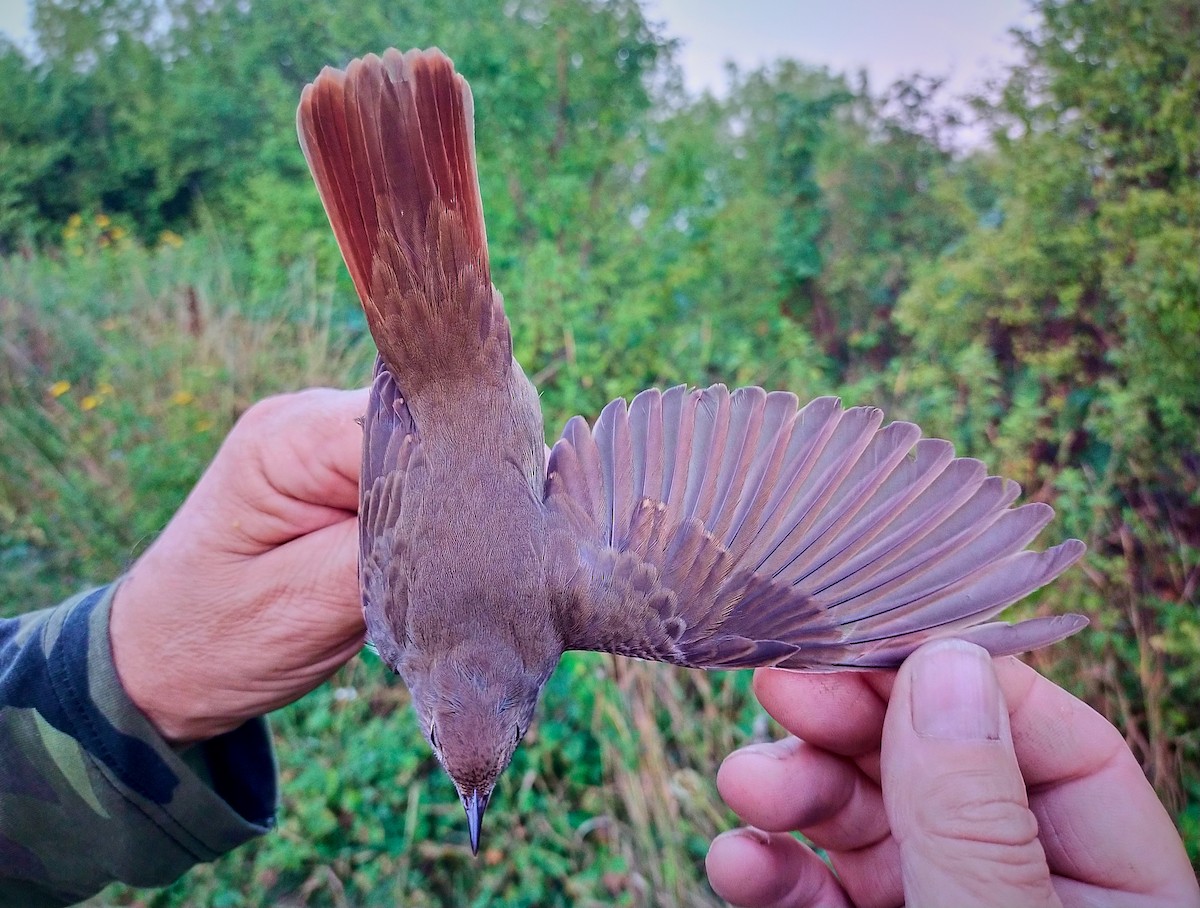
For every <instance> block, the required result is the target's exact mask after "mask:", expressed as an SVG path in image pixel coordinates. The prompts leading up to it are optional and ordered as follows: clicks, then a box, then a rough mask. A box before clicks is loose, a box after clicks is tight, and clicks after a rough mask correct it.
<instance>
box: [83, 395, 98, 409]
mask: <svg viewBox="0 0 1200 908" xmlns="http://www.w3.org/2000/svg"><path fill="white" fill-rule="evenodd" d="M98 406H100V398H98V397H96V395H94V394H89V395H87V396H86V397H85V398H83V400H81V401H80V402H79V409H80V410H95V409H96V408H97V407H98Z"/></svg>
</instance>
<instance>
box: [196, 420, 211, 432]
mask: <svg viewBox="0 0 1200 908" xmlns="http://www.w3.org/2000/svg"><path fill="white" fill-rule="evenodd" d="M212 427H213V421H212V420H211V419H202V420H200V421H199V422H198V423H196V431H197V432H207V431H208V430H209V429H211V428H212Z"/></svg>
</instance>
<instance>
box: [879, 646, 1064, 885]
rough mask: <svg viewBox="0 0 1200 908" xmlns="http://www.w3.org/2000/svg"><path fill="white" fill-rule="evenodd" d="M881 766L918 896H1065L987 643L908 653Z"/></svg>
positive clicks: (904, 867)
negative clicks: (1042, 837) (1054, 879)
mask: <svg viewBox="0 0 1200 908" xmlns="http://www.w3.org/2000/svg"><path fill="white" fill-rule="evenodd" d="M881 768H882V772H883V791H884V803H885V805H886V807H887V813H888V819H889V821H890V823H891V828H892V835H893V836H894V837H895V840H896V842H897V843H898V844H899V847H900V864H901V872H902V874H903V879H904V895H905V898H906V900H907V902H908V903H909V904H915V905H933V904H936V905H960V906H964V908H966V906H972V905H1028V906H1053V905H1058V904H1061V903H1060V902H1059V900H1058V896H1057V895H1056V894H1055V891H1054V887H1053V886H1052V884H1051V881H1050V868H1049V866H1048V864H1047V862H1046V856H1045V853H1044V851H1043V850H1042V845H1041V842H1040V841H1039V840H1038V828H1037V821H1036V819H1035V818H1034V815H1033V813H1032V811H1030V810H1029V806H1028V800H1027V796H1026V791H1025V780H1024V779H1023V778H1022V776H1021V770H1020V767H1019V766H1018V764H1017V757H1016V752H1015V751H1014V749H1013V742H1012V735H1011V732H1010V730H1009V723H1008V711H1007V709H1006V708H1005V704H1004V699H1003V697H1002V695H1001V692H1000V685H999V683H998V681H997V678H996V674H995V670H994V669H993V667H992V660H991V657H990V656H989V655H988V654H987V652H986V651H985V650H983V649H981V648H980V647H978V646H974V645H973V644H969V643H964V642H962V641H959V640H944V641H939V642H937V643H932V644H927V645H926V646H923V647H922V648H920V649H918V650H917V652H916V653H914V654H913V655H912V656H911V657H910V658H909V659H908V660H907V661H906V662H905V664H904V665H903V666H902V667H901V669H900V672H899V674H898V676H897V679H896V685H895V688H894V690H893V692H892V700H891V706H890V708H889V709H888V712H887V718H886V721H885V725H884V734H883V753H882V761H881Z"/></svg>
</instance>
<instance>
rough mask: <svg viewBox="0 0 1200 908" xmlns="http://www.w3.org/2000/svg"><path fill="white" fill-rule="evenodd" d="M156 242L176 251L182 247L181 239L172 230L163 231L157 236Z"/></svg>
mask: <svg viewBox="0 0 1200 908" xmlns="http://www.w3.org/2000/svg"><path fill="white" fill-rule="evenodd" d="M158 242H159V244H160V245H163V246H170V247H171V248H172V249H178V248H179V247H180V246H182V245H183V237H181V236H180V235H179V234H178V233H176V232H175V231H174V230H164V231H163V232H162V233H160V234H159V235H158Z"/></svg>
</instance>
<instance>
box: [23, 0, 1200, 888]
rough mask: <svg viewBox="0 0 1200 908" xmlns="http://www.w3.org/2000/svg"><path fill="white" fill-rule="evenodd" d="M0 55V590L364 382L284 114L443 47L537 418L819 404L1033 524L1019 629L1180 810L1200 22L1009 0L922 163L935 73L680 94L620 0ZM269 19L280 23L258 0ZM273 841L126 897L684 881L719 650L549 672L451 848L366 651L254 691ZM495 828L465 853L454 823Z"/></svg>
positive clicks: (417, 742) (429, 771)
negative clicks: (1024, 500)
mask: <svg viewBox="0 0 1200 908" xmlns="http://www.w3.org/2000/svg"><path fill="white" fill-rule="evenodd" d="M34 9H35V18H34V24H35V30H36V32H37V35H38V39H39V43H40V47H41V51H42V54H41V56H40V57H39V58H38V59H37V60H31V59H28V58H26V57H24V56H23V55H22V54H21V53H20V52H19V51H18V50H16V49H15V48H13V47H11V46H8V45H2V44H0V76H2V77H3V78H0V250H3V251H4V252H6V253H7V255H6V257H5V258H4V259H2V260H0V331H2V336H3V339H4V340H3V345H2V346H0V575H2V577H3V580H2V582H0V585H2V587H3V588H4V589H6V590H8V591H9V596H8V598H7V601H6V602H5V603H3V608H4V609H5V610H6V611H13V610H18V609H23V608H28V607H33V606H36V605H41V604H45V603H49V602H52V601H54V600H56V599H57V598H59V597H61V596H63V595H65V594H67V593H68V592H71V591H73V590H75V589H77V588H79V587H80V586H81V585H83V584H86V583H89V582H100V581H104V580H108V579H111V578H112V577H114V576H116V575H118V574H119V573H120V572H121V571H122V570H123V569H124V567H125V566H126V565H127V564H128V563H129V562H130V560H131V559H133V558H134V557H136V555H137V554H138V552H140V551H141V549H142V548H143V547H144V546H145V545H146V544H147V543H148V541H149V540H150V539H151V538H153V536H154V534H155V533H157V532H158V530H159V529H160V528H161V527H162V526H163V525H164V523H165V522H166V520H167V519H168V518H169V516H170V514H171V513H172V512H173V511H174V509H175V508H176V507H177V505H178V503H179V502H180V501H181V500H182V497H183V496H184V495H185V494H186V492H187V490H188V489H189V488H190V487H191V485H192V484H193V483H194V481H195V480H196V478H197V476H198V475H199V472H200V471H201V470H202V469H203V466H204V464H205V463H206V462H207V461H208V459H209V458H210V457H211V456H212V453H213V452H214V450H215V448H216V445H217V444H218V443H219V441H220V439H221V438H222V437H223V436H224V434H225V433H226V432H227V431H228V429H229V427H230V426H231V425H232V423H233V421H234V420H235V419H236V417H237V415H238V414H239V413H240V412H241V411H242V410H243V409H244V408H245V407H246V406H247V405H248V404H249V403H250V402H252V401H253V400H255V399H256V398H258V397H261V396H263V395H265V394H269V393H273V392H276V391H283V390H287V389H292V388H298V387H302V386H305V385H310V384H335V385H347V384H353V383H360V382H363V381H365V380H366V376H367V370H368V369H369V366H370V361H371V352H370V351H371V346H370V341H369V339H368V338H367V337H366V335H365V331H364V324H363V319H362V316H361V314H360V312H359V310H358V307H357V305H356V303H355V302H354V300H353V296H352V290H351V289H350V285H349V281H348V279H347V278H346V276H345V274H344V270H343V269H342V268H341V266H340V262H339V259H338V254H337V250H336V248H335V246H334V244H333V242H332V238H331V236H330V234H329V230H328V228H327V225H326V223H325V220H324V215H323V213H322V212H321V210H320V207H319V203H318V201H317V197H316V193H315V192H314V191H313V190H312V187H311V185H310V182H309V179H308V176H307V173H306V171H305V169H304V164H303V159H302V157H301V155H300V153H299V150H298V148H297V146H296V143H295V139H294V127H293V117H294V109H295V103H296V99H297V97H298V94H299V91H300V88H301V87H302V86H303V84H304V83H305V82H306V81H308V80H309V79H310V78H312V76H314V75H315V74H316V72H317V71H318V70H319V69H320V67H321V66H323V65H325V64H332V65H339V66H340V65H343V64H345V63H346V62H347V61H348V60H349V59H350V58H351V57H352V56H356V55H358V54H360V53H362V52H364V51H367V50H382V49H383V47H385V46H386V45H388V44H394V43H400V44H404V45H430V44H439V45H441V46H442V47H444V48H445V49H446V50H448V51H450V52H451V53H452V55H453V56H454V58H455V60H456V62H457V64H458V66H459V68H460V70H461V71H463V72H464V73H466V74H467V75H468V77H469V78H470V80H471V84H472V87H473V90H474V93H475V99H476V118H477V130H478V149H479V155H480V178H481V183H482V187H483V192H484V200H485V208H486V210H487V212H488V217H489V234H490V240H491V246H492V251H493V271H494V277H495V280H496V283H497V284H498V286H500V287H501V289H502V290H503V291H504V292H505V294H506V297H507V299H508V309H509V313H510V317H511V319H512V322H513V328H514V340H515V343H516V353H517V355H518V357H519V358H520V360H521V361H522V363H523V364H524V365H525V366H526V369H527V371H528V372H529V374H530V375H531V376H533V377H534V379H535V381H536V382H537V384H538V385H539V388H540V389H541V390H542V392H543V404H544V406H545V409H546V415H547V426H548V430H549V431H550V432H551V433H552V434H553V433H554V432H556V431H557V426H561V425H562V423H563V422H564V421H565V419H566V418H567V417H568V416H570V415H572V414H573V413H576V412H581V413H584V414H586V415H588V416H594V415H595V414H596V413H597V412H598V410H599V408H600V407H601V406H602V405H603V404H604V403H605V402H607V401H608V400H609V399H611V398H612V397H615V396H618V395H625V396H628V395H630V394H632V393H635V392H636V391H637V390H640V389H641V388H642V387H645V386H647V385H652V384H654V385H660V386H661V385H665V384H672V383H675V382H680V381H686V382H690V383H693V384H703V383H708V382H711V381H717V380H723V381H726V382H727V383H729V384H731V385H739V384H749V383H759V384H764V385H769V386H772V387H783V388H789V389H791V390H793V391H795V392H796V393H797V394H799V395H800V396H801V397H811V396H815V395H817V394H823V393H831V392H840V393H841V394H843V396H844V397H846V398H847V399H848V400H850V401H851V402H854V403H859V402H868V401H869V402H873V403H877V404H879V405H882V406H885V407H886V408H887V409H888V410H889V413H890V414H891V415H892V416H895V417H903V418H911V419H915V420H917V421H918V422H920V423H921V424H922V426H923V427H924V428H925V429H926V431H927V432H928V433H930V434H939V435H942V436H944V437H948V438H951V439H952V440H954V441H955V443H956V444H957V445H958V447H959V450H960V451H961V452H964V453H969V454H972V455H973V456H977V457H980V458H981V459H983V460H984V461H985V462H987V464H988V466H989V467H990V468H991V469H992V470H993V471H994V472H1003V473H1005V474H1007V475H1011V476H1014V477H1016V478H1018V479H1020V480H1021V481H1022V482H1023V483H1024V484H1025V486H1026V489H1027V493H1028V495H1029V496H1030V497H1033V498H1037V499H1042V500H1046V501H1050V502H1051V503H1053V504H1054V505H1055V507H1056V509H1057V511H1058V513H1059V518H1058V520H1057V522H1056V526H1055V528H1054V531H1055V535H1059V536H1061V535H1066V534H1072V535H1078V536H1080V537H1081V538H1083V539H1085V540H1086V541H1087V542H1088V543H1089V547H1090V550H1091V551H1090V553H1089V555H1088V558H1087V560H1086V563H1085V565H1084V566H1083V567H1082V568H1081V569H1077V570H1075V571H1074V572H1072V573H1071V574H1069V575H1068V576H1067V577H1066V578H1063V580H1061V581H1060V582H1058V583H1056V584H1055V585H1054V586H1053V587H1051V588H1050V589H1048V590H1046V591H1044V592H1043V593H1042V594H1041V595H1040V596H1039V597H1038V598H1037V599H1036V600H1035V601H1034V602H1033V603H1032V604H1031V605H1026V606H1023V607H1024V608H1026V609H1029V608H1033V609H1041V610H1046V611H1066V610H1083V611H1085V612H1087V613H1088V614H1089V615H1091V617H1092V619H1093V626H1092V628H1091V629H1089V630H1088V631H1087V632H1085V634H1083V635H1081V636H1080V637H1078V638H1075V639H1074V640H1072V641H1069V642H1068V643H1066V644H1062V645H1060V646H1058V647H1056V648H1055V649H1054V650H1053V651H1052V652H1050V653H1042V654H1037V655H1036V656H1034V657H1033V659H1034V661H1035V662H1036V663H1037V664H1038V665H1039V667H1041V668H1042V669H1043V670H1046V671H1049V672H1050V673H1052V674H1053V675H1054V676H1055V677H1056V679H1057V680H1059V681H1061V682H1062V683H1064V684H1066V685H1068V686H1069V687H1071V688H1073V689H1074V690H1076V691H1077V692H1078V693H1080V694H1081V695H1083V696H1084V697H1085V698H1087V699H1088V700H1089V701H1090V702H1091V703H1093V704H1094V705H1095V706H1097V708H1099V709H1101V710H1102V711H1103V712H1104V713H1105V714H1106V715H1108V716H1109V717H1110V718H1112V719H1113V721H1115V722H1116V723H1117V724H1118V725H1119V726H1120V727H1121V728H1122V729H1123V730H1124V731H1125V733H1126V736H1127V738H1128V740H1129V741H1130V743H1131V745H1132V746H1133V747H1134V750H1135V752H1136V753H1137V754H1138V756H1139V757H1140V758H1141V760H1142V763H1143V766H1144V767H1145V769H1146V771H1147V774H1148V775H1149V777H1150V778H1151V780H1152V781H1153V782H1154V784H1155V785H1156V787H1157V789H1158V790H1159V792H1160V794H1162V796H1163V797H1164V800H1165V801H1166V802H1167V804H1168V805H1169V806H1170V807H1171V808H1172V810H1173V811H1174V812H1175V813H1176V815H1177V817H1178V819H1179V822H1180V824H1181V828H1182V829H1183V830H1184V832H1185V839H1186V840H1187V841H1188V842H1189V847H1191V848H1192V849H1193V856H1194V857H1197V854H1196V848H1197V847H1198V846H1197V843H1198V842H1200V737H1198V736H1197V730H1196V729H1197V727H1198V726H1200V722H1198V721H1197V717H1200V683H1198V682H1200V669H1198V667H1197V659H1198V658H1200V621H1198V619H1197V617H1196V615H1197V605H1198V604H1200V603H1198V601H1197V600H1198V592H1197V588H1198V586H1200V459H1198V456H1197V451H1200V438H1198V426H1200V357H1198V356H1197V350H1198V349H1200V348H1198V340H1197V339H1198V338H1200V123H1198V122H1197V117H1198V116H1200V115H1198V113H1197V110H1198V109H1197V106H1196V104H1195V99H1196V98H1197V97H1198V96H1200V56H1198V53H1197V51H1196V48H1197V47H1200V17H1197V15H1196V14H1195V10H1194V9H1192V7H1191V5H1189V4H1188V3H1186V2H1183V0H1151V2H1141V0H1089V2H1085V0H1041V2H1040V3H1038V4H1037V12H1038V16H1039V19H1038V24H1037V25H1036V26H1035V27H1034V28H1032V29H1031V30H1030V31H1029V32H1028V33H1026V34H1024V35H1022V36H1020V40H1021V41H1022V43H1023V45H1024V47H1025V49H1026V52H1027V59H1026V62H1025V63H1024V64H1023V65H1022V66H1019V67H1017V68H1016V69H1015V70H1014V71H1013V72H1012V73H1011V74H1010V75H1009V78H1008V79H1007V81H1006V82H1005V83H1004V85H1003V86H1001V87H1000V89H999V90H998V92H997V94H996V96H995V97H993V98H991V99H989V100H981V101H979V103H978V113H979V115H980V116H981V117H982V118H983V121H984V123H985V124H986V125H987V126H988V127H989V128H990V129H991V131H992V134H993V137H994V143H993V147H991V148H989V149H976V150H973V151H970V152H969V153H963V152H957V153H956V152H954V151H953V150H952V145H951V142H952V141H953V137H954V132H953V130H954V121H953V118H952V117H950V116H948V115H946V114H945V113H944V110H945V108H944V107H943V106H942V104H941V101H940V95H939V90H938V85H937V83H936V82H933V81H931V80H927V79H921V78H917V79H914V80H912V81H910V82H907V83H901V84H898V85H896V86H892V87H891V88H890V89H889V90H888V91H887V92H885V93H884V94H883V95H882V96H879V97H876V96H873V95H872V94H871V93H870V92H869V91H868V89H867V87H866V85H864V84H861V83H854V82H852V81H850V80H848V79H846V78H844V77H841V76H838V75H835V74H831V73H829V72H827V71H825V70H822V69H815V68H811V67H806V66H804V65H802V64H799V63H796V62H794V61H780V62H778V63H776V64H773V65H772V66H769V67H766V68H764V69H761V70H758V71H754V72H747V73H738V72H734V73H733V74H732V80H731V85H730V88H729V91H728V94H727V95H726V96H723V97H721V98H713V97H703V98H699V99H695V98H689V97H687V96H686V95H684V94H683V92H682V90H681V88H680V79H679V73H678V71H677V69H676V66H675V63H674V58H673V50H674V45H673V43H672V42H671V41H670V40H669V39H668V38H667V37H666V36H664V35H663V34H662V33H661V31H660V30H659V28H658V27H656V26H654V25H653V24H652V23H650V22H648V21H647V19H646V17H645V15H644V13H643V10H642V8H641V6H640V5H639V3H638V2H636V0H608V2H602V0H512V2H509V3H506V4H505V5H504V6H503V8H502V9H501V10H498V9H497V7H496V5H495V4H491V3H485V2H483V0H442V2H439V3H422V4H417V3H382V2H374V0H372V2H363V3H358V4H348V3H342V2H338V0H316V2H313V3H309V4H302V5H297V4H294V3H288V2H285V0H250V2H246V0H207V2H204V3H194V2H188V0H36V2H35V4H34ZM281 22H286V23H287V27H286V29H283V28H280V25H279V23H281ZM275 727H276V731H277V737H278V740H279V749H280V761H281V771H282V774H283V780H284V798H285V803H284V807H283V811H282V814H281V826H280V830H279V832H278V833H277V834H275V835H272V836H268V837H266V838H265V839H264V840H262V841H261V842H258V843H255V844H253V845H251V846H249V847H248V848H246V849H243V850H241V851H239V852H238V853H237V854H235V855H232V856H230V857H227V858H226V859H224V860H222V861H219V862H217V863H216V864H215V865H213V866H211V867H203V868H198V869H197V870H195V871H193V872H192V873H190V874H189V875H188V876H187V877H185V879H184V880H182V881H181V882H180V883H178V884H176V885H175V886H173V887H170V888H168V889H167V890H164V891H163V892H161V893H156V894H150V895H148V894H144V893H135V892H133V891H130V890H124V889H120V888H116V889H113V890H111V891H110V892H108V893H107V894H106V895H105V897H104V899H103V900H104V901H105V903H108V904H111V903H118V904H156V905H185V904H214V905H250V904H265V903H277V904H290V905H343V904H385V903H386V904H395V903H403V904H412V905H422V904H428V905H435V904H456V905H458V904H483V903H485V902H487V901H499V902H503V903H505V904H513V905H522V904H528V905H533V904H538V905H555V904H561V905H568V904H571V905H589V904H597V905H599V904H613V903H615V904H622V905H645V904H668V905H669V904H680V905H682V904H687V905H703V904H715V901H714V898H713V896H712V894H711V892H710V891H709V890H708V889H707V887H706V885H705V884H704V882H703V871H702V858H703V854H704V851H705V849H706V847H707V842H708V840H709V838H710V837H711V836H712V834H714V833H715V832H716V831H717V830H719V829H722V828H726V827H728V826H729V825H731V823H732V818H731V816H730V815H728V813H727V812H725V811H724V810H723V809H722V808H721V807H720V806H719V804H718V801H717V799H716V796H715V792H714V789H713V776H714V770H715V767H716V765H717V764H718V762H719V761H720V759H721V758H722V757H723V755H724V754H725V753H727V752H728V751H729V750H730V749H731V748H732V747H734V746H736V745H737V744H740V743H744V742H745V741H746V740H747V739H749V738H752V737H755V736H761V735H763V734H765V732H766V727H765V724H764V723H763V722H762V720H761V719H760V718H758V713H757V711H756V710H755V708H754V705H753V702H752V699H751V697H750V694H749V690H748V678H747V677H745V676H744V675H730V676H720V675H712V676H707V675H699V674H694V673H686V672H676V671H666V670H661V669H658V668H653V667H645V666H640V665H633V664H629V663H623V662H618V661H616V660H611V659H605V658H601V657H597V656H588V655H576V656H571V657H569V658H568V659H567V660H565V661H564V664H563V666H562V667H561V668H560V670H559V672H558V673H557V674H556V675H555V677H554V679H553V681H552V683H551V687H550V689H549V690H548V693H547V697H546V701H545V703H544V706H543V710H542V714H541V720H540V722H539V723H538V725H537V726H536V730H535V731H534V732H533V733H531V735H530V736H529V737H528V738H527V739H526V744H525V745H524V746H523V748H522V749H521V751H520V752H519V754H518V757H517V761H516V763H515V764H514V766H513V768H512V769H511V770H510V771H509V773H508V774H507V782H506V783H503V784H505V785H507V788H505V789H503V790H502V791H501V792H499V793H498V795H497V798H496V800H495V802H494V804H493V806H492V807H491V808H490V810H489V823H490V828H491V829H492V830H504V831H505V836H506V840H505V841H503V842H498V841H497V842H495V843H494V844H492V845H490V846H488V847H489V850H488V851H486V852H485V854H484V855H483V857H482V860H481V861H479V862H471V861H470V860H469V859H468V858H467V857H466V855H467V850H466V847H465V844H464V843H465V839H464V835H465V834H464V832H463V829H462V823H461V817H460V816H459V807H458V805H457V803H456V801H455V799H454V797H453V795H452V792H450V790H449V787H448V784H447V783H446V782H445V781H444V780H443V778H442V776H441V774H440V773H439V772H438V771H436V767H435V766H434V765H433V763H432V761H431V759H430V758H429V757H428V755H427V754H426V749H425V747H424V745H423V742H422V741H421V739H420V736H419V734H418V733H417V731H416V728H415V725H414V723H413V720H412V717H411V714H410V711H409V710H408V709H407V703H406V694H405V692H404V690H403V688H402V687H401V686H398V685H396V684H395V683H393V682H392V681H391V680H390V679H389V678H388V677H386V674H385V673H384V672H381V671H379V669H378V666H377V665H376V664H374V662H372V661H371V659H370V658H369V657H367V658H364V659H363V660H361V661H356V662H355V663H353V664H351V665H350V666H347V667H346V668H345V669H343V670H342V671H341V672H340V673H339V675H338V676H337V677H336V678H335V679H334V680H333V682H331V684H329V685H327V686H325V687H323V688H322V689H321V690H319V691H317V692H316V693H315V694H313V695H312V696H310V697H308V698H306V699H305V700H304V701H302V702H300V703H298V704H295V705H294V706H292V707H289V708H288V709H286V710H284V711H282V712H281V713H280V714H279V716H277V717H276V720H275ZM485 845H487V843H485Z"/></svg>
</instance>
